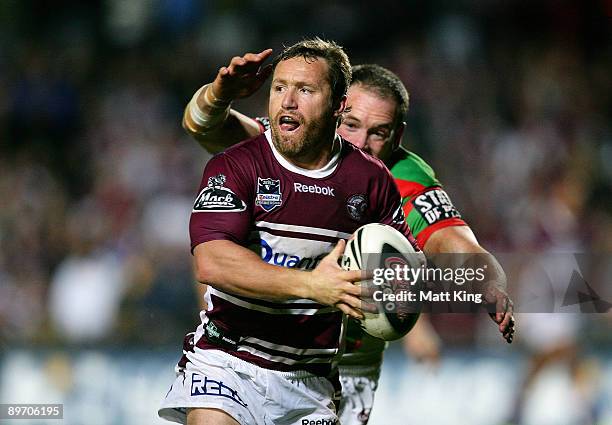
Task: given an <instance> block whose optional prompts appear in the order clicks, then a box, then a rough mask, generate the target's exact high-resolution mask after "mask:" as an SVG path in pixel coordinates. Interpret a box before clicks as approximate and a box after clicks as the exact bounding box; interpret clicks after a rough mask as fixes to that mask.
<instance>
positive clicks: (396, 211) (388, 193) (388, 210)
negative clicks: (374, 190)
mask: <svg viewBox="0 0 612 425" xmlns="http://www.w3.org/2000/svg"><path fill="white" fill-rule="evenodd" d="M379 196H380V199H379V205H381V208H380V209H379V211H380V216H379V217H378V221H379V222H380V223H383V224H388V225H389V226H392V227H394V228H395V229H397V230H399V231H400V232H401V233H402V234H404V236H406V238H407V239H408V240H409V241H410V243H411V244H412V246H413V247H414V248H415V249H416V250H417V251H419V250H420V248H419V246H418V244H417V241H416V239H415V238H414V236H413V234H412V232H411V230H410V227H409V225H408V224H407V222H406V219H405V217H404V211H403V208H402V199H401V197H400V192H399V189H398V187H397V184H396V183H395V181H394V180H393V177H392V176H391V174H390V173H389V171H387V169H386V168H385V178H384V180H383V181H382V187H381V190H380V192H379Z"/></svg>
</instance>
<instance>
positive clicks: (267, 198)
mask: <svg viewBox="0 0 612 425" xmlns="http://www.w3.org/2000/svg"><path fill="white" fill-rule="evenodd" d="M282 196H283V194H282V193H281V191H280V180H274V179H270V178H265V179H262V178H261V177H257V195H256V196H255V205H259V206H260V207H261V208H263V210H264V211H266V212H270V211H272V210H273V209H274V208H276V207H278V206H279V205H280V204H282V203H283V198H282Z"/></svg>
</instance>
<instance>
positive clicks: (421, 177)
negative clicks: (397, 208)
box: [391, 152, 467, 249]
mask: <svg viewBox="0 0 612 425" xmlns="http://www.w3.org/2000/svg"><path fill="white" fill-rule="evenodd" d="M391 174H392V175H393V177H395V182H396V183H397V186H398V187H399V190H400V196H401V197H402V205H403V208H404V214H405V215H406V222H407V223H408V226H410V230H411V231H412V234H413V235H414V237H415V238H416V240H417V242H418V244H419V247H420V248H421V249H423V247H424V246H425V244H426V243H427V240H428V239H429V237H430V236H431V235H432V234H433V233H434V232H435V231H436V230H439V229H443V228H445V227H450V226H466V225H467V224H466V223H465V221H463V219H462V218H461V214H459V211H458V210H457V209H456V208H455V206H454V205H453V203H452V202H451V200H450V197H449V196H448V195H447V194H446V192H445V191H444V189H443V188H442V185H441V184H440V182H439V181H438V179H437V178H436V174H435V173H434V170H433V169H432V168H431V167H430V166H429V165H428V164H427V163H426V162H425V161H423V159H421V158H420V157H419V156H418V155H416V154H415V153H412V152H406V155H403V158H401V159H400V160H399V161H397V162H396V163H395V164H393V165H392V166H391Z"/></svg>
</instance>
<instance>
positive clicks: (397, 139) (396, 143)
mask: <svg viewBox="0 0 612 425" xmlns="http://www.w3.org/2000/svg"><path fill="white" fill-rule="evenodd" d="M405 128H406V123H405V122H404V121H402V123H401V124H400V125H399V126H398V127H397V129H396V130H395V134H394V135H393V145H392V147H393V150H397V149H399V147H400V144H401V143H402V136H403V135H404V129H405Z"/></svg>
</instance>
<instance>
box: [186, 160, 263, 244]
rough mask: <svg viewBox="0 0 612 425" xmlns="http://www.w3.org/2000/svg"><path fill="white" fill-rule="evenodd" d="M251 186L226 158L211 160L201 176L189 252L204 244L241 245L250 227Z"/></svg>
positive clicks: (193, 210) (192, 219)
mask: <svg viewBox="0 0 612 425" xmlns="http://www.w3.org/2000/svg"><path fill="white" fill-rule="evenodd" d="M252 199H253V183H252V179H248V178H247V176H246V175H245V173H244V167H240V166H238V165H237V164H236V163H235V162H234V161H233V160H232V158H230V157H228V155H227V154H225V153H221V154H219V155H217V156H215V157H213V158H212V159H211V160H210V161H209V162H208V164H206V168H205V169H204V174H203V176H202V182H201V184H200V189H199V191H198V195H197V197H196V200H195V202H194V204H193V209H192V211H191V219H190V221H189V236H190V238H191V250H192V252H193V249H194V248H195V247H196V246H197V245H199V244H201V243H204V242H208V241H212V240H229V241H232V242H234V243H237V244H240V245H244V244H245V243H246V241H247V239H248V235H249V231H250V228H251V223H252V220H251V218H252V211H253V208H252V202H253V201H252Z"/></svg>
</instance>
